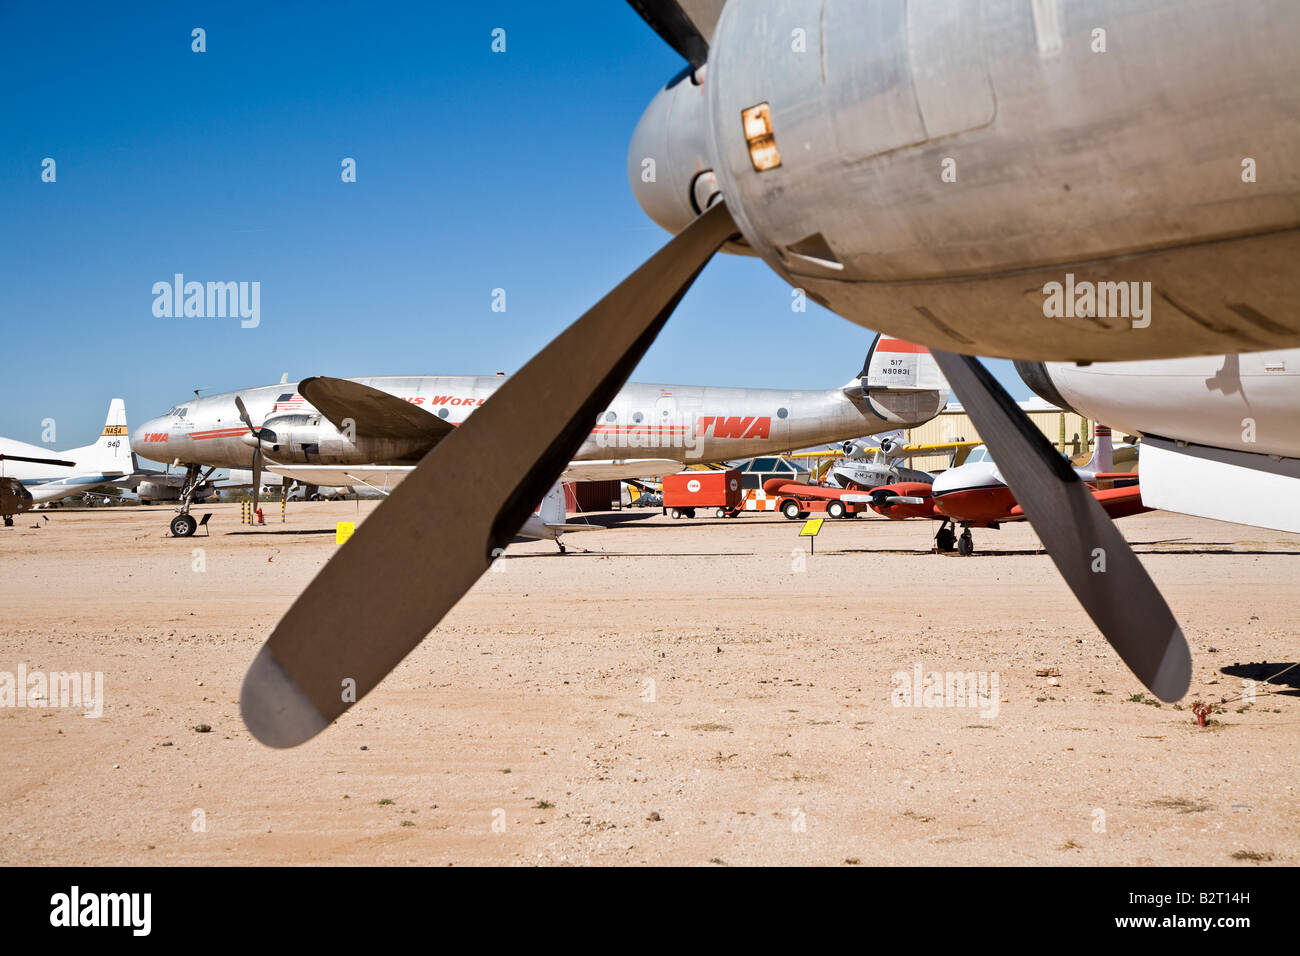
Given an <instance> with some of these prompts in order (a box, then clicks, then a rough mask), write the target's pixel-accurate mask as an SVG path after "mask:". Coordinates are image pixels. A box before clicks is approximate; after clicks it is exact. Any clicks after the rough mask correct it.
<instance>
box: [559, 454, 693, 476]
mask: <svg viewBox="0 0 1300 956" xmlns="http://www.w3.org/2000/svg"><path fill="white" fill-rule="evenodd" d="M684 467H685V465H683V464H682V463H681V462H680V461H677V460H676V459H674V458H620V459H612V460H609V461H571V462H569V465H568V467H567V468H565V469H564V472H563V473H562V474H561V475H560V478H561V479H562V480H563V481H615V480H617V481H626V480H628V479H629V478H662V477H663V476H664V475H675V474H677V473H678V472H679V471H681V470H682V469H683V468H684Z"/></svg>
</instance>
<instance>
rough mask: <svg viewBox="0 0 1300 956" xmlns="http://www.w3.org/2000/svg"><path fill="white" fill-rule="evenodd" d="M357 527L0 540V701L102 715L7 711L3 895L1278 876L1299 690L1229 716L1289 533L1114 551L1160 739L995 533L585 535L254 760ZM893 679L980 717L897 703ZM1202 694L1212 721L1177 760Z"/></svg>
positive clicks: (513, 553) (1143, 539) (1287, 636)
mask: <svg viewBox="0 0 1300 956" xmlns="http://www.w3.org/2000/svg"><path fill="white" fill-rule="evenodd" d="M373 507H374V504H373V503H362V504H361V505H359V506H358V505H357V504H356V503H355V502H340V503H315V504H299V505H297V506H294V505H291V506H290V510H289V520H288V522H287V523H286V524H283V525H281V524H279V523H278V517H279V516H278V507H276V506H272V507H269V508H268V509H267V512H268V515H270V516H271V520H272V521H273V522H275V523H272V524H269V525H268V526H267V527H266V528H265V529H256V530H253V529H249V528H245V527H241V525H240V524H239V522H238V506H237V505H233V504H232V505H219V506H216V507H215V508H211V509H201V510H212V511H214V512H215V514H214V517H213V519H212V530H213V533H212V535H211V536H210V537H206V538H205V537H202V536H200V537H196V538H192V539H187V540H180V539H173V538H170V537H168V536H167V534H166V523H167V518H168V515H169V511H168V510H167V509H166V508H161V507H160V508H151V509H146V508H122V509H114V510H102V509H101V510H94V511H79V512H74V511H59V512H55V513H53V514H52V515H51V517H50V520H49V522H48V524H47V523H46V522H44V521H43V520H41V519H40V518H33V516H32V515H21V516H19V518H18V519H17V527H14V528H9V529H3V531H0V588H2V589H3V601H2V602H0V606H2V607H3V612H4V613H3V621H2V622H0V672H3V671H8V672H10V673H13V674H16V673H17V670H18V668H19V667H20V666H22V667H24V668H25V669H26V671H27V672H28V673H29V674H30V673H32V672H42V673H47V674H48V673H50V672H57V671H83V672H102V674H103V682H104V683H103V697H104V704H103V715H102V717H100V718H97V719H96V718H87V717H85V716H83V709H84V708H51V707H17V706H6V707H3V708H0V754H2V755H3V765H4V768H5V769H4V773H3V775H2V777H0V862H2V863H5V864H21V863H36V864H53V863H60V864H194V865H197V864H205V863H274V864H279V863H354V864H355V863H384V864H389V863H391V864H410V863H416V864H456V865H463V864H474V863H489V864H538V863H541V864H610V863H632V864H640V863H650V864H688V865H695V864H698V865H710V864H712V865H719V864H727V865H742V864H824V865H843V864H846V863H847V864H854V863H858V864H862V865H871V864H893V863H898V864H927V865H928V864H936V865H938V864H978V863H1010V864H1035V865H1069V864H1084V863H1088V864H1133V865H1141V864H1184V863H1186V864H1191V863H1198V864H1227V865H1234V864H1238V865H1246V866H1249V865H1259V864H1260V863H1268V862H1272V863H1275V864H1291V865H1294V864H1295V863H1297V862H1300V801H1298V800H1297V792H1296V786H1298V785H1300V782H1298V781H1297V780H1296V766H1297V745H1298V744H1300V696H1297V694H1298V691H1297V687H1300V668H1296V669H1294V670H1292V671H1290V672H1289V673H1288V674H1287V675H1284V676H1283V677H1282V678H1280V679H1279V680H1278V682H1277V683H1276V684H1274V685H1267V684H1264V683H1259V684H1257V685H1255V699H1254V702H1253V703H1250V702H1249V701H1246V700H1240V699H1236V698H1240V697H1241V696H1242V695H1243V693H1246V691H1247V685H1244V684H1243V679H1244V678H1251V677H1254V678H1256V679H1261V680H1262V678H1264V677H1267V676H1268V675H1271V674H1273V673H1275V672H1276V671H1277V670H1280V669H1281V668H1282V667H1284V666H1285V665H1286V664H1287V663H1290V662H1293V661H1296V660H1298V659H1300V641H1298V640H1297V638H1296V626H1295V625H1296V621H1297V619H1298V618H1300V585H1297V579H1298V577H1300V540H1297V539H1296V538H1295V537H1293V536H1288V535H1285V534H1280V533H1273V532H1267V531H1261V530H1257V529H1251V528H1242V527H1237V526H1233V525H1226V524H1219V523H1215V522H1210V521H1202V520H1198V519H1193V518H1186V517H1181V516H1174V515H1166V514H1152V515H1144V516H1140V517H1137V518H1132V519H1127V520H1126V521H1125V522H1124V524H1123V529H1124V531H1125V533H1126V535H1127V537H1128V539H1129V540H1130V541H1131V542H1134V543H1135V546H1136V549H1137V550H1138V552H1139V553H1140V554H1141V556H1142V559H1143V563H1144V564H1145V565H1146V567H1147V568H1148V570H1149V571H1150V572H1151V574H1152V576H1153V578H1154V579H1155V581H1156V582H1157V583H1158V584H1159V585H1160V586H1161V587H1162V588H1163V590H1164V593H1165V595H1166V596H1167V598H1168V600H1169V602H1170V604H1171V606H1172V607H1173V609H1174V611H1175V613H1176V614H1177V615H1178V617H1179V619H1180V620H1181V622H1182V625H1183V628H1184V630H1185V631H1186V633H1187V635H1188V639H1189V642H1190V644H1191V646H1192V652H1193V657H1194V661H1195V665H1194V667H1195V669H1194V677H1193V684H1192V691H1191V694H1190V695H1189V697H1188V698H1187V699H1186V701H1184V703H1183V705H1182V706H1181V707H1175V706H1170V705H1162V706H1157V705H1155V704H1154V702H1152V701H1151V700H1150V698H1144V697H1135V696H1134V695H1137V694H1140V693H1141V691H1142V688H1141V687H1140V686H1139V685H1138V684H1137V683H1136V681H1135V680H1134V679H1133V678H1132V677H1131V676H1130V674H1129V673H1128V671H1127V670H1126V669H1125V668H1124V667H1123V666H1122V665H1121V664H1120V662H1119V660H1118V659H1117V658H1116V657H1115V655H1114V654H1113V653H1112V652H1111V651H1110V649H1109V647H1108V646H1107V645H1106V644H1105V643H1104V642H1103V641H1102V640H1101V638H1100V636H1099V635H1098V634H1097V633H1096V631H1095V630H1094V628H1093V626H1092V624H1091V622H1090V621H1089V620H1088V618H1087V617H1086V615H1085V614H1084V612H1083V611H1082V610H1081V609H1080V608H1079V606H1078V605H1077V604H1076V603H1075V601H1074V600H1073V598H1072V597H1071V596H1070V594H1069V593H1068V591H1067V590H1066V588H1065V586H1064V585H1063V584H1062V582H1061V580H1060V579H1059V578H1058V576H1057V574H1056V572H1055V570H1054V568H1053V566H1052V564H1051V562H1050V560H1049V559H1048V558H1047V557H1046V556H1045V555H1042V554H1037V553H1035V551H1034V549H1035V546H1036V544H1037V539H1036V538H1035V537H1034V535H1033V532H1032V530H1031V529H1029V528H1028V527H1026V526H1023V525H1017V526H1012V527H1007V528H1004V529H1003V530H1002V531H983V532H977V534H976V543H977V546H978V547H979V548H980V549H981V550H980V551H979V552H978V553H977V554H976V555H974V556H973V557H970V558H959V557H956V556H951V557H949V556H940V555H936V554H930V553H925V549H926V548H928V546H929V541H930V534H931V528H930V527H928V525H927V524H925V523H891V522H886V521H883V520H878V519H873V520H858V521H853V522H846V521H841V522H834V523H831V522H828V523H827V526H826V529H825V530H824V531H823V533H822V536H821V538H820V539H819V540H818V543H817V553H816V554H815V555H814V556H812V557H811V558H804V557H803V553H804V552H805V551H806V543H803V542H800V541H799V540H798V539H797V538H796V532H797V530H798V528H797V525H795V524H793V523H791V522H787V521H785V520H784V519H781V518H770V517H765V516H764V517H759V516H752V515H751V516H746V517H743V518H740V519H737V520H735V521H720V520H717V519H713V518H708V519H697V520H693V521H677V522H674V521H671V520H669V519H667V518H665V517H663V516H661V515H659V514H658V513H657V512H643V511H636V510H630V511H625V512H622V513H613V514H609V515H604V516H598V518H597V520H599V521H602V522H605V523H607V524H609V525H610V527H608V528H607V529H605V530H602V531H599V532H591V533H583V534H578V535H572V536H570V537H569V538H568V541H569V548H570V553H569V554H567V555H564V556H561V555H559V554H557V553H556V549H555V546H554V544H553V543H551V542H533V543H525V544H520V545H516V546H514V547H512V548H511V549H510V550H509V552H508V553H507V557H506V558H505V559H504V561H503V562H502V563H500V565H499V567H500V568H501V570H500V571H499V572H492V573H489V574H487V575H485V576H484V578H483V579H482V580H481V581H480V582H479V584H478V585H477V586H476V587H475V588H474V590H473V591H471V592H470V594H469V595H468V596H467V597H466V598H465V599H464V600H463V601H462V602H461V603H460V605H459V606H458V607H457V608H456V609H455V610H454V611H453V612H452V614H451V615H450V616H449V617H448V618H447V620H446V621H445V622H444V623H443V624H442V626H441V627H439V628H438V629H437V630H436V631H435V632H434V633H433V634H432V635H431V636H430V637H429V638H428V639H427V640H426V641H425V642H424V643H423V644H422V645H421V646H420V647H419V648H418V649H417V650H416V651H415V653H413V654H412V655H411V656H410V657H409V658H408V659H407V660H406V661H405V662H404V663H403V664H402V665H401V667H399V668H398V670H397V671H396V672H395V673H394V674H392V675H391V676H390V677H389V679H388V680H387V681H386V682H385V683H384V684H382V685H381V686H380V687H379V688H378V689H377V690H376V691H375V692H374V693H372V694H371V695H370V696H368V697H367V698H365V699H364V700H362V701H361V702H360V703H359V704H358V705H357V706H356V707H355V708H353V710H352V711H351V712H349V714H348V715H346V716H345V717H344V718H343V719H342V720H341V721H340V723H339V724H338V725H336V726H334V727H332V728H330V729H329V730H328V731H326V732H325V733H324V734H322V735H321V736H320V737H318V738H316V739H315V740H313V741H312V742H310V743H308V744H306V745H304V746H302V747H300V748H298V749H296V750H293V751H283V752H282V751H273V750H269V749H267V748H265V747H263V746H262V745H260V744H259V743H257V742H256V741H254V740H253V739H252V738H251V737H250V736H249V734H248V733H247V732H246V731H245V730H244V728H243V725H242V723H241V721H240V718H239V709H238V703H237V701H238V697H239V687H240V681H241V679H242V677H243V673H244V669H245V667H246V666H247V664H248V662H249V661H250V660H251V659H252V657H253V654H254V652H255V650H256V649H257V647H258V646H259V645H260V643H261V642H262V641H263V639H264V638H265V636H266V635H267V634H268V633H269V631H270V629H271V628H272V626H273V625H274V624H275V622H276V621H277V620H278V618H279V616H280V615H281V614H282V613H283V612H284V610H285V609H286V608H287V607H288V606H289V604H290V602H291V601H292V599H293V598H294V597H295V596H296V595H297V593H298V592H299V590H300V589H301V588H302V587H303V586H304V585H305V583H306V582H307V581H308V580H309V579H310V577H311V576H312V574H313V573H314V572H315V571H316V569H318V568H319V567H320V566H321V565H322V564H323V563H324V562H325V561H326V560H328V558H329V557H330V555H331V554H332V553H333V552H334V550H335V544H334V536H333V529H334V525H335V522H336V521H339V520H352V519H356V518H359V517H360V518H363V517H364V515H365V514H366V513H367V512H368V511H369V510H371V509H373ZM34 524H39V525H40V527H38V528H33V527H32V525H34ZM196 549H201V551H199V550H196ZM409 573H410V575H411V579H412V584H413V586H419V585H420V569H419V568H411V569H409ZM365 639H366V635H364V634H358V635H357V640H365ZM1252 664H1255V665H1256V666H1251V665H1252ZM1048 668H1055V669H1056V671H1058V672H1059V676H1050V675H1048V676H1036V671H1038V670H1040V669H1048ZM917 669H919V670H920V672H921V673H922V674H923V675H924V674H928V673H930V672H941V673H942V672H975V673H976V675H977V688H982V689H984V690H985V691H986V692H987V697H982V698H981V697H976V698H972V699H970V700H968V701H966V703H968V704H974V705H975V706H930V707H926V706H921V705H922V704H924V702H925V700H924V698H923V696H922V695H921V694H920V693H919V692H918V694H917V696H916V698H915V701H914V702H915V703H916V704H917V705H918V706H905V705H900V704H903V703H904V702H903V701H902V700H901V696H902V694H901V688H902V687H904V686H905V684H906V685H907V686H910V679H911V675H912V674H913V673H914V672H915V671H916V670H917ZM895 675H899V676H897V677H896V676H895ZM0 676H2V675H0ZM978 680H983V681H985V684H983V685H979V684H978ZM994 680H996V684H994V683H993V681H994ZM1196 699H1202V700H1205V701H1209V702H1219V701H1222V700H1224V699H1228V700H1229V702H1228V703H1223V704H1221V706H1220V708H1219V710H1220V711H1221V712H1218V713H1216V714H1215V715H1214V717H1213V720H1212V723H1211V724H1210V725H1209V726H1208V727H1207V728H1205V729H1201V728H1199V727H1198V726H1197V724H1196V722H1195V720H1194V718H1193V715H1192V713H1191V710H1190V706H1189V705H1190V703H1191V702H1192V701H1193V700H1196ZM932 702H934V701H933V700H932ZM950 702H951V703H953V704H954V705H956V704H961V703H962V701H961V700H960V699H957V698H954V699H952V700H951V701H950ZM200 727H207V728H210V730H208V731H206V732H201V731H200V730H196V728H200Z"/></svg>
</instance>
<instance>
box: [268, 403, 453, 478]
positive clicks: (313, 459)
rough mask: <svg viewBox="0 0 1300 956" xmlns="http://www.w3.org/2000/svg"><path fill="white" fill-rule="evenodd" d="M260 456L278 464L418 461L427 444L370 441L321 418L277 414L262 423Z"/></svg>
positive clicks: (390, 440) (384, 440)
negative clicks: (262, 437)
mask: <svg viewBox="0 0 1300 956" xmlns="http://www.w3.org/2000/svg"><path fill="white" fill-rule="evenodd" d="M268 433H269V435H270V438H264V440H263V441H262V453H263V454H264V455H265V456H266V458H267V460H268V461H272V462H275V463H276V464H281V465H291V464H312V465H370V464H396V463H402V462H414V461H418V460H419V459H420V458H422V457H423V456H424V453H425V452H426V451H428V449H429V446H428V443H427V442H423V441H410V440H395V439H388V438H371V437H367V436H358V435H354V434H352V432H351V430H347V431H345V430H341V429H339V428H338V427H336V426H335V425H334V423H333V422H331V421H330V420H329V419H327V418H325V417H324V416H323V415H320V414H315V413H292V414H287V415H276V416H272V417H271V418H268V419H267V420H266V421H265V422H263V424H262V431H261V434H262V435H263V436H266V435H268Z"/></svg>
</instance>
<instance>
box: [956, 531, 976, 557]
mask: <svg viewBox="0 0 1300 956" xmlns="http://www.w3.org/2000/svg"><path fill="white" fill-rule="evenodd" d="M957 553H958V554H960V555H961V556H962V557H963V558H969V557H970V556H971V555H972V554H974V553H975V539H974V538H972V537H971V536H970V532H969V531H965V532H963V533H962V536H961V537H960V538H958V539H957Z"/></svg>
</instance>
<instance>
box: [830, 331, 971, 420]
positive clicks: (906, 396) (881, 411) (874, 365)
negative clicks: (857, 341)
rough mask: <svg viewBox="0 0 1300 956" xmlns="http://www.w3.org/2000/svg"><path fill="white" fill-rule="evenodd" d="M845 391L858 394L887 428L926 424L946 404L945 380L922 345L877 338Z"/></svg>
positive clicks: (947, 391)
mask: <svg viewBox="0 0 1300 956" xmlns="http://www.w3.org/2000/svg"><path fill="white" fill-rule="evenodd" d="M845 388H846V390H850V389H851V390H853V391H859V390H860V392H861V394H862V396H863V398H864V400H865V401H866V403H867V404H868V405H869V406H870V408H871V411H872V412H874V413H875V414H876V415H878V416H879V417H880V418H882V419H884V420H885V421H887V422H889V423H891V424H897V425H916V424H920V423H922V422H927V421H929V420H930V419H931V418H933V417H934V416H935V415H937V414H939V412H941V411H943V409H944V406H946V405H947V404H948V394H949V388H948V380H947V379H945V378H944V376H943V372H942V371H940V370H939V363H938V362H936V361H935V360H934V356H933V355H931V354H930V350H929V349H927V348H926V347H925V346H924V345H916V344H915V343H912V342H904V341H903V340H902V339H896V338H892V337H890V336H886V335H877V336H876V339H875V341H874V342H872V343H871V349H870V350H869V351H868V352H867V359H866V361H865V362H864V363H863V365H862V371H861V372H859V373H858V375H857V378H856V379H855V380H854V381H853V382H850V383H849V385H847V386H845Z"/></svg>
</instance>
